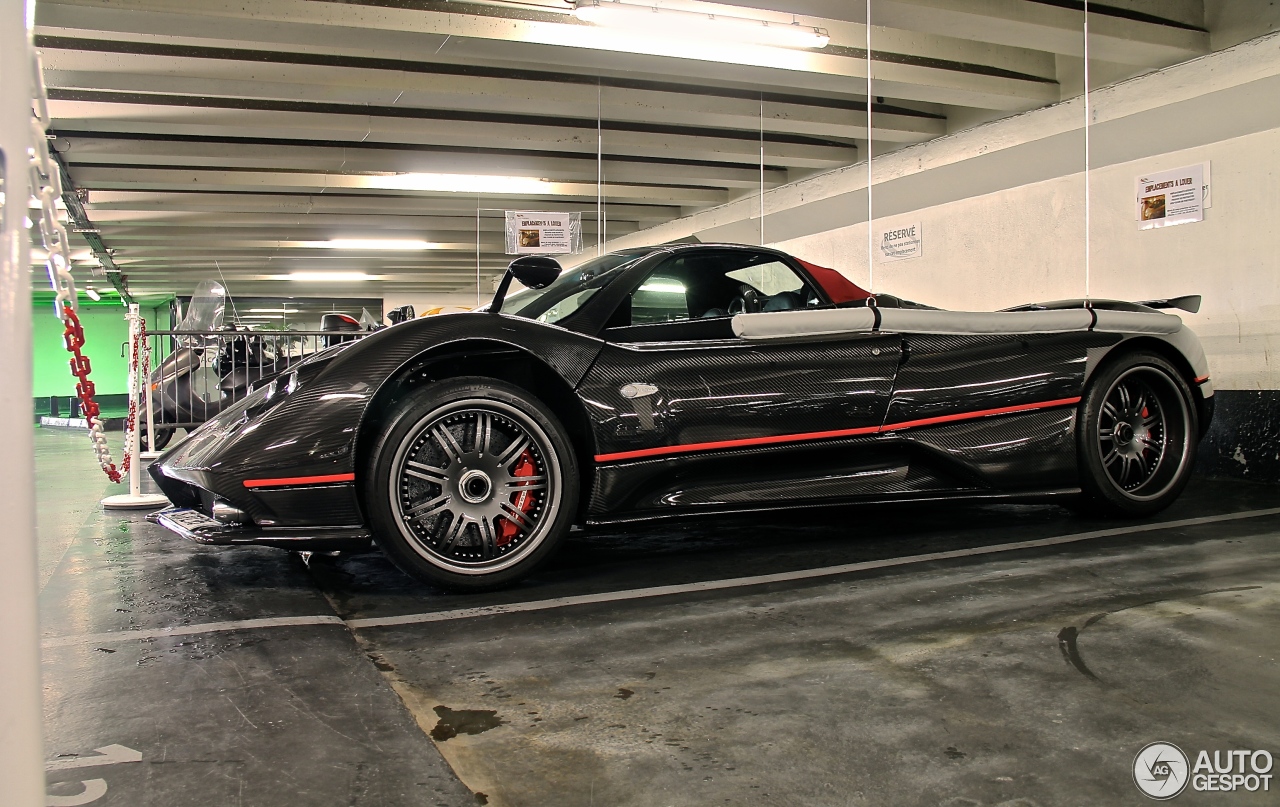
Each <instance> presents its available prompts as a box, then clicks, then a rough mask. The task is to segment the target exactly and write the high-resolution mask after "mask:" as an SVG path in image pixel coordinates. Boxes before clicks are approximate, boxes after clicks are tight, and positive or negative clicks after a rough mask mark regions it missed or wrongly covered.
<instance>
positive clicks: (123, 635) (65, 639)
mask: <svg viewBox="0 0 1280 807" xmlns="http://www.w3.org/2000/svg"><path fill="white" fill-rule="evenodd" d="M342 624H343V621H342V617H340V616H338V615H336V614H318V615H316V616H278V617H266V618H263V619H239V620H235V621H231V622H204V623H201V624H198V625H178V626H176V627H169V628H152V629H149V630H146V629H144V630H129V629H126V630H117V631H111V632H110V633H83V634H80V635H78V636H56V637H54V638H51V639H45V640H44V641H42V642H41V643H40V646H41V647H43V648H44V649H46V650H48V649H50V648H53V647H68V646H70V645H77V644H108V643H112V642H128V641H133V640H135V639H163V638H164V637H166V636H190V635H192V634H196V633H218V632H221V631H228V630H253V629H255V628H284V627H292V626H296V625H342Z"/></svg>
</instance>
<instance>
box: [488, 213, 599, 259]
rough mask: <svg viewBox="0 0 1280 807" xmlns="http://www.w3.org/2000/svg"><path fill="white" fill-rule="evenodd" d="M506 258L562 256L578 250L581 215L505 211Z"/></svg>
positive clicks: (580, 241)
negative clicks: (513, 256)
mask: <svg viewBox="0 0 1280 807" xmlns="http://www.w3.org/2000/svg"><path fill="white" fill-rule="evenodd" d="M506 213H507V254H508V255H564V254H568V253H572V252H581V251H582V214H581V213H547V212H526V211H522V210H508V211H506Z"/></svg>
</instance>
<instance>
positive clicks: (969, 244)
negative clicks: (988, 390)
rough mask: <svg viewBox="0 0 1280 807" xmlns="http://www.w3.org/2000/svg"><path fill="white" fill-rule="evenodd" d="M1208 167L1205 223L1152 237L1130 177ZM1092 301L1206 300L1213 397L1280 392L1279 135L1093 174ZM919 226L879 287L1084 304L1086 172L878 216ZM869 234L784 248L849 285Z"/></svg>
mask: <svg viewBox="0 0 1280 807" xmlns="http://www.w3.org/2000/svg"><path fill="white" fill-rule="evenodd" d="M1204 161H1208V162H1210V163H1211V170H1212V198H1213V206H1212V207H1211V208H1210V209H1209V210H1207V211H1206V212H1205V220H1204V221H1203V222H1199V223H1194V224H1184V225H1180V226H1177V227H1168V228H1164V229H1156V230H1139V229H1138V225H1137V222H1136V221H1134V209H1133V197H1134V178H1135V177H1136V176H1137V175H1138V174H1145V173H1150V172H1153V171H1158V170H1163V169H1166V168H1177V167H1180V166H1184V165H1191V164H1194V163H1198V162H1204ZM1091 182H1092V195H1091V198H1092V207H1093V211H1092V220H1093V228H1092V249H1091V257H1092V260H1091V289H1090V291H1091V294H1092V295H1093V296H1094V297H1109V298H1116V299H1122V300H1138V299H1151V298H1154V297H1167V296H1176V295H1180V294H1197V293H1199V294H1203V295H1204V305H1203V307H1202V308H1201V311H1200V313H1199V314H1196V315H1190V314H1186V315H1183V316H1184V319H1185V320H1186V321H1187V322H1188V324H1190V325H1191V326H1192V327H1193V328H1194V329H1195V331H1196V332H1197V333H1198V334H1199V335H1200V337H1201V339H1202V340H1203V341H1204V344H1205V350H1206V352H1207V353H1208V355H1209V360H1210V363H1211V366H1212V368H1213V378H1214V384H1215V386H1216V387H1217V388H1219V389H1277V388H1280V364H1278V363H1277V357H1278V356H1280V129H1272V130H1269V131H1266V132H1261V133H1257V134H1253V135H1247V136H1244V137H1240V138H1234V139H1231V140H1227V141H1223V142H1219V143H1214V144H1212V145H1208V146H1203V147H1200V148H1193V149H1185V150H1181V151H1176V152H1171V153H1167V154H1163V155H1160V156H1159V157H1152V158H1145V159H1142V160H1135V161H1131V162H1126V163H1121V164H1118V165H1111V166H1107V167H1105V168H1102V169H1098V170H1096V171H1095V172H1094V173H1093V175H1092V178H1091ZM915 220H919V221H921V222H922V223H923V229H924V248H923V253H924V254H923V256H922V257H920V258H916V259H912V260H906V261H899V262H895V263H877V264H876V267H875V280H874V287H875V289H877V290H879V291H884V292H889V293H891V294H897V295H899V296H903V297H907V298H909V299H913V300H917V301H919V302H923V303H928V304H931V305H938V306H941V307H944V308H955V309H965V310H978V311H983V310H992V309H998V308H1004V307H1008V306H1013V305H1017V304H1019V303H1026V302H1033V301H1037V300H1053V299H1061V298H1069V297H1081V296H1084V291H1085V286H1084V283H1085V278H1084V249H1085V246H1084V244H1085V239H1084V175H1083V173H1079V174H1072V175H1068V176H1063V177H1058V178H1056V179H1052V180H1047V181H1044V182H1038V183H1034V184H1030V185H1023V186H1020V187H1016V188H1012V189H1009V190H1004V191H1000V192H997V193H990V194H985V195H981V196H976V197H971V198H967V199H962V200H959V201H955V202H951V203H948V204H943V205H937V206H934V207H928V208H924V209H922V210H919V211H916V212H914V213H910V214H905V215H900V216H895V217H893V218H891V219H878V220H877V221H876V223H875V226H876V228H877V229H881V228H885V227H889V226H892V225H893V224H894V223H895V222H903V223H906V222H909V221H915ZM866 232H867V231H866V224H865V223H861V224H855V225H851V226H847V227H841V228H838V229H834V230H829V231H827V232H823V233H817V234H814V235H808V236H803V237H800V238H795V239H790V240H787V241H781V242H777V243H776V244H775V246H777V247H779V248H780V249H783V250H785V251H788V252H791V253H793V254H795V255H797V256H798V257H801V258H804V259H805V260H810V261H813V262H815V263H819V264H823V265H826V266H831V267H833V268H835V269H839V270H840V271H842V272H844V273H845V274H846V275H848V276H849V277H850V278H852V279H853V280H854V281H855V282H857V283H859V284H862V285H866V284H868V283H870V282H871V280H870V278H869V277H868V271H867V254H866V244H867V236H866Z"/></svg>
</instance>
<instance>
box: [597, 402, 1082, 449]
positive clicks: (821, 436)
mask: <svg viewBox="0 0 1280 807" xmlns="http://www.w3.org/2000/svg"><path fill="white" fill-rule="evenodd" d="M1078 403H1080V399H1079V398H1078V397H1077V398H1059V399H1057V400H1054V401H1041V402H1039V403H1031V404H1018V405H1017V406H1001V407H999V408H996V409H981V410H979V411H977V412H962V413H959V414H955V415H940V416H938V417H932V418H923V419H920V420H907V421H903V422H901V423H887V424H885V425H883V426H865V427H863V428H859V429H838V430H836V431H827V432H805V433H803V434H780V435H776V436H774V437H745V438H742V439H740V440H718V441H716V442H712V443H686V444H684V445H679V446H660V447H658V448H641V449H638V450H636V451H619V452H616V453H613V454H597V455H596V462H618V461H620V460H634V459H643V458H645V457H662V456H670V455H672V454H689V453H692V452H694V451H715V450H717V449H722V448H748V447H753V446H767V445H777V444H778V443H803V442H809V441H813V440H831V439H835V438H839V437H857V436H860V435H864V434H883V433H886V432H896V431H902V430H904V429H914V428H917V427H920V426H935V425H937V424H940V423H954V422H956V421H960V420H976V419H978V418H985V417H994V416H997V415H1011V414H1015V413H1018V412H1033V411H1035V410H1037V409H1052V408H1054V407H1058V406H1074V405H1075V404H1078Z"/></svg>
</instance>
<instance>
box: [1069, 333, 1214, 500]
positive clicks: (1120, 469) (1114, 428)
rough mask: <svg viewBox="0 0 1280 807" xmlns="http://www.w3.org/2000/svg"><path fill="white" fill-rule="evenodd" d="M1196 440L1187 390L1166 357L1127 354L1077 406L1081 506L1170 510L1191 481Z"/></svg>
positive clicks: (1105, 369)
mask: <svg viewBox="0 0 1280 807" xmlns="http://www.w3.org/2000/svg"><path fill="white" fill-rule="evenodd" d="M1198 435H1199V429H1198V427H1197V424H1196V414H1195V407H1194V405H1193V404H1192V401H1191V389H1190V387H1188V386H1187V383H1186V381H1184V380H1183V378H1182V376H1181V375H1180V374H1179V373H1178V371H1177V370H1176V369H1175V368H1174V367H1173V366H1172V365H1170V364H1169V362H1167V361H1166V360H1165V359H1163V358H1162V357H1160V356H1158V355H1156V354H1153V353H1132V354H1129V355H1127V356H1122V357H1121V358H1119V359H1118V360H1116V361H1114V362H1112V363H1111V364H1108V365H1107V366H1105V367H1103V368H1102V369H1100V370H1099V371H1098V374H1097V375H1096V376H1095V378H1094V379H1093V381H1092V382H1091V383H1090V385H1089V389H1088V391H1087V392H1086V393H1085V397H1084V399H1083V400H1082V401H1081V403H1080V426H1079V429H1078V431H1077V448H1078V451H1079V457H1080V466H1081V467H1080V477H1081V479H1080V481H1081V488H1082V489H1083V492H1084V504H1085V505H1086V509H1089V510H1092V511H1095V512H1098V513H1101V514H1104V515H1112V516H1145V515H1150V514H1152V513H1156V512H1159V511H1160V510H1163V509H1164V508H1166V507H1168V506H1169V505H1170V504H1171V503H1172V502H1173V500H1174V499H1176V498H1177V497H1178V494H1180V493H1181V492H1182V489H1183V488H1184V487H1186V485H1187V480H1188V479H1189V478H1190V476H1191V466H1192V465H1193V464H1194V462H1195V453H1196V445H1197V437H1198Z"/></svg>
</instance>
